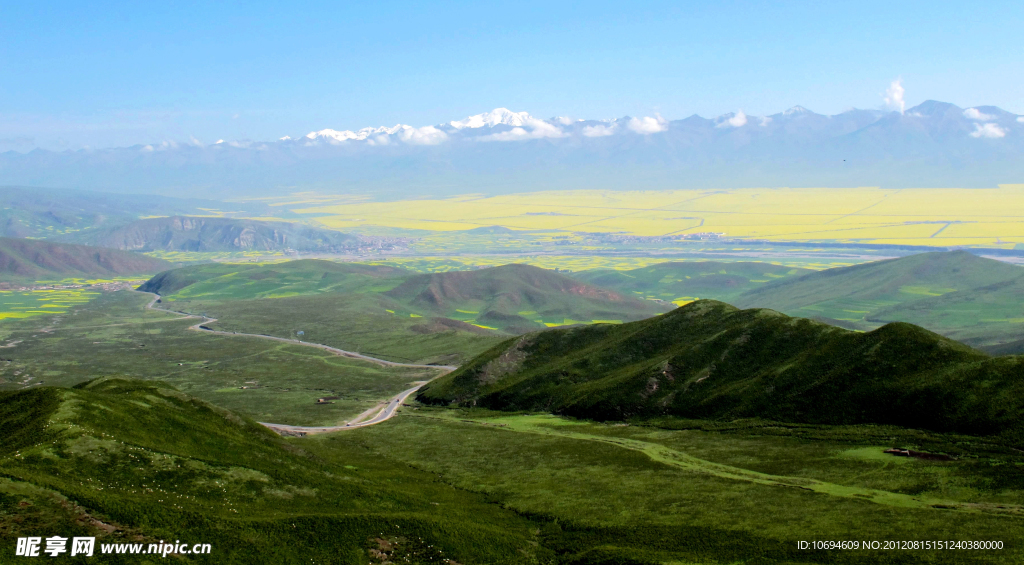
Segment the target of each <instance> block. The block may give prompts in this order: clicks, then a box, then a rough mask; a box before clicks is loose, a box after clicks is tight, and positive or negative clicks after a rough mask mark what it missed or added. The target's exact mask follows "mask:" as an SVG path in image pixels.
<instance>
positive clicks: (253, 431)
mask: <svg viewBox="0 0 1024 565" xmlns="http://www.w3.org/2000/svg"><path fill="white" fill-rule="evenodd" d="M0 422H2V425H3V429H4V431H5V433H4V434H3V435H2V436H0V473H2V475H3V476H4V477H5V478H4V479H3V480H0V531H3V532H4V533H5V538H6V539H11V538H10V537H9V536H24V535H40V534H45V535H47V536H49V535H68V536H71V535H98V536H100V537H101V539H100V541H99V543H106V542H111V541H140V542H145V543H149V542H153V543H156V542H157V540H160V539H165V540H167V539H170V540H174V539H181V540H183V541H189V542H193V543H194V542H206V543H211V544H212V545H213V553H212V555H211V556H210V557H208V558H196V559H194V560H189V562H204V563H246V564H248V563H275V564H276V563H310V562H315V563H366V562H367V558H368V552H367V550H368V549H370V548H372V547H378V544H376V543H374V542H373V541H372V540H373V539H374V538H382V539H385V540H388V539H390V540H393V541H400V542H401V543H400V546H401V548H400V552H399V555H398V556H397V557H398V558H399V560H401V557H403V552H404V553H405V554H406V555H413V556H415V555H418V556H419V557H418V559H414V561H415V562H429V561H433V562H439V561H440V559H442V558H445V557H451V558H454V559H456V560H459V561H461V562H472V563H478V562H489V563H490V562H494V563H518V562H521V561H520V559H521V558H522V557H523V556H524V555H526V554H530V555H535V554H537V553H538V552H539V551H540V552H542V550H539V549H538V548H536V547H535V546H533V545H531V543H530V542H531V541H533V535H532V534H531V533H530V530H531V527H530V526H531V524H530V522H528V521H527V520H524V519H523V518H520V517H518V516H516V515H515V514H512V513H510V512H507V511H503V510H501V509H500V508H498V507H497V506H494V505H488V504H486V503H485V502H484V501H483V499H482V498H481V497H479V496H477V495H472V494H467V493H465V492H462V491H456V490H453V489H451V488H450V487H448V486H447V485H444V484H441V483H437V482H436V481H434V480H433V479H432V477H431V476H430V475H427V474H426V473H421V472H417V471H414V470H412V469H409V468H406V467H404V466H401V465H399V466H395V465H394V464H389V463H385V462H382V461H380V459H379V458H377V457H374V456H372V455H371V454H369V453H367V452H366V451H365V449H363V448H361V447H359V445H358V444H357V443H356V442H352V441H346V440H345V439H342V441H339V442H337V443H336V444H335V445H334V450H333V452H332V453H331V454H327V455H326V456H314V455H312V454H310V453H308V452H305V451H303V450H301V449H296V448H295V447H293V446H292V445H289V444H288V443H287V442H285V441H283V440H282V439H281V438H279V437H277V436H276V435H274V434H273V433H271V432H269V431H268V430H266V429H264V428H263V427H262V426H259V425H257V424H255V423H254V422H252V421H249V420H245V419H243V418H240V417H239V416H237V415H235V414H233V413H230V412H227V411H225V410H223V409H220V408H216V407H214V406H212V405H210V404H207V403H204V402H202V401H198V400H196V399H194V398H191V397H189V396H187V395H184V394H182V393H180V392H178V391H176V390H174V389H171V388H167V387H166V386H161V385H158V384H154V383H140V382H137V381H125V380H117V379H114V380H103V379H101V380H98V381H90V382H89V383H86V384H83V386H80V387H76V389H74V390H69V389H55V388H50V387H41V388H36V389H33V390H29V391H21V392H14V393H0ZM103 525H107V526H112V528H110V529H115V531H113V532H112V533H107V532H105V531H104V530H103ZM39 526H46V527H47V528H48V529H46V530H45V531H43V530H37V529H36V528H37V527H39ZM398 538H403V539H402V540H398ZM4 551H5V553H6V552H7V551H10V550H9V549H5V550H4ZM521 552H523V553H521ZM51 561H54V562H61V563H67V562H71V561H72V560H71V559H69V558H67V556H66V555H65V556H64V559H58V560H53V559H51ZM76 562H77V561H76ZM103 562H104V563H120V562H126V563H127V562H132V563H138V562H140V560H139V558H138V557H136V556H132V557H131V558H129V559H124V560H118V559H117V558H116V557H107V558H105V559H104V560H103ZM146 562H148V561H146Z"/></svg>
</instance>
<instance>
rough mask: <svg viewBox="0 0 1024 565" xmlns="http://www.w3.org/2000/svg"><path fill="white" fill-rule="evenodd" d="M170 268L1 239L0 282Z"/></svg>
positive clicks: (119, 255)
mask: <svg viewBox="0 0 1024 565" xmlns="http://www.w3.org/2000/svg"><path fill="white" fill-rule="evenodd" d="M170 265H171V264H170V263H168V262H167V261H164V260H161V259H154V258H152V257H146V256H145V255H140V254H137V253H130V252H127V251H117V250H114V249H103V248H100V247H88V246H85V245H68V244H61V243H51V242H48V241H37V240H31V239H15V238H9V237H0V280H4V281H26V282H28V281H37V280H44V279H49V280H53V279H58V280H59V279H64V278H71V277H117V276H124V275H148V274H152V273H155V272H157V271H160V270H162V269H166V268H167V267H169V266H170Z"/></svg>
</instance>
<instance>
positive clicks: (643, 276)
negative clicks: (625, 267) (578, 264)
mask: <svg viewBox="0 0 1024 565" xmlns="http://www.w3.org/2000/svg"><path fill="white" fill-rule="evenodd" d="M811 272H813V271H811V270H810V269H797V268H792V267H783V266H780V265H772V264H771V263H752V262H737V263H722V262H718V261H691V262H680V263H659V264H657V265H651V266H650V267H644V268H641V269H633V270H630V271H617V270H614V269H594V270H590V271H582V272H579V273H573V277H574V278H577V279H579V280H581V281H584V282H587V283H590V284H593V285H597V286H602V287H604V288H610V289H612V290H617V291H619V292H622V293H624V294H627V295H629V294H636V295H639V296H643V297H645V298H649V299H650V298H657V299H660V300H665V301H667V302H672V301H682V300H693V299H697V298H711V299H714V300H721V301H723V302H730V303H731V302H732V300H733V299H734V298H736V297H737V296H739V295H741V294H743V293H744V292H748V291H751V290H754V289H756V288H759V287H761V286H763V285H764V284H766V283H769V282H772V281H775V280H779V279H782V278H786V277H795V276H800V275H805V274H808V273H811Z"/></svg>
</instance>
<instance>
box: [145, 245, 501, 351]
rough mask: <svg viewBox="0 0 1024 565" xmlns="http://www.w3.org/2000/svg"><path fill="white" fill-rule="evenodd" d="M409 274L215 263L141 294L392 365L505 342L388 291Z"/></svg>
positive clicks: (164, 277) (318, 265)
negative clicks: (414, 306)
mask: <svg viewBox="0 0 1024 565" xmlns="http://www.w3.org/2000/svg"><path fill="white" fill-rule="evenodd" d="M408 276H411V273H410V272H409V271H406V270H404V269H398V268H394V267H388V266H373V265H360V264H355V263H334V262H331V261H320V260H302V261H290V262H287V263H279V264H270V265H257V264H208V265H196V266H193V267H185V268H182V269H174V270H171V271H167V272H164V273H160V274H158V275H157V276H155V277H153V278H152V279H151V280H149V281H147V282H146V284H144V285H142V286H141V287H139V289H140V290H143V291H147V292H156V293H159V294H160V295H161V296H162V299H163V302H164V304H165V306H166V307H169V308H172V309H177V310H182V311H187V312H193V313H203V314H207V315H209V316H212V317H215V318H218V321H217V323H215V324H213V325H212V327H214V328H216V329H222V330H227V331H238V332H246V333H265V334H268V335H276V336H281V337H292V338H294V337H296V336H297V332H299V331H302V332H303V335H302V339H303V340H304V341H310V342H314V343H322V344H325V345H330V346H333V347H338V348H341V349H345V350H348V351H358V352H360V353H365V354H367V355H373V356H377V357H381V358H384V359H389V360H392V361H404V362H419V363H441V364H447V363H458V362H461V361H463V360H467V359H470V358H472V357H473V356H475V355H477V354H479V353H481V352H482V351H484V350H486V349H488V348H489V347H491V346H493V345H494V344H496V343H498V342H499V341H500V340H501V337H499V336H498V335H495V334H494V333H493V332H490V331H487V330H484V329H482V328H478V327H476V326H471V325H469V324H464V323H459V322H455V321H453V320H445V319H439V320H432V319H431V318H430V317H429V315H426V316H425V315H422V314H418V313H416V311H415V310H414V309H411V308H409V307H408V306H406V305H404V304H401V303H399V302H397V301H395V300H393V299H390V298H388V297H386V296H383V295H382V294H381V293H383V292H385V291H387V290H390V289H392V288H394V287H395V286H398V285H399V284H401V282H402V281H403V280H405V277H408ZM268 299H272V300H268Z"/></svg>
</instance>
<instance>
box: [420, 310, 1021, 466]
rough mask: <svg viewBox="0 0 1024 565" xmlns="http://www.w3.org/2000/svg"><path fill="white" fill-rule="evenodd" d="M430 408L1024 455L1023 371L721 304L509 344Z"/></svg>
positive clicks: (462, 373)
mask: <svg viewBox="0 0 1024 565" xmlns="http://www.w3.org/2000/svg"><path fill="white" fill-rule="evenodd" d="M419 399H420V400H422V401H425V402H431V403H442V404H452V403H454V404H459V405H463V406H482V407H487V408H494V409H500V410H533V411H544V412H549V411H550V412H554V413H558V414H566V415H571V416H575V417H580V418H593V419H598V420H624V419H631V418H651V417H656V416H663V415H670V416H678V417H685V418H707V419H714V420H731V419H735V418H753V417H757V418H766V419H771V420H776V421H784V422H805V423H820V424H833V425H837V424H861V423H877V424H893V425H898V426H907V427H918V428H926V429H931V430H937V431H955V432H961V433H969V434H979V435H996V434H1002V435H1003V436H1004V437H1005V438H1006V440H1007V441H1011V442H1013V443H1014V444H1015V445H1018V446H1021V445H1024V359H1021V358H1018V357H1001V358H989V357H988V356H987V355H985V354H983V353H981V352H978V351H975V350H972V349H971V348H969V347H967V346H965V345H963V344H960V343H957V342H955V341H952V340H949V339H947V338H944V337H941V336H939V335H936V334H934V333H932V332H929V331H927V330H924V329H922V328H920V327H917V326H913V325H911V324H905V323H892V324H888V325H886V326H884V327H882V328H879V329H877V330H874V331H871V332H868V333H859V332H852V331H849V330H844V329H842V328H837V327H834V326H829V325H826V324H823V323H819V322H815V321H812V320H806V319H800V318H790V317H788V316H785V315H783V314H779V313H777V312H774V311H771V310H738V309H736V308H734V307H732V306H729V305H727V304H724V303H721V302H716V301H711V300H701V301H698V302H694V303H691V304H689V305H687V306H683V307H682V308H679V309H677V310H675V311H673V312H671V313H669V314H665V315H663V316H659V317H657V318H652V319H649V320H643V321H640V322H634V323H631V324H623V325H618V326H611V325H596V326H589V327H580V328H571V329H565V330H555V331H548V332H543V333H536V334H528V335H526V336H522V337H519V338H515V339H512V340H508V341H506V342H504V343H503V344H501V345H499V346H497V347H495V348H493V349H491V350H490V351H488V352H487V353H485V354H484V355H481V356H480V357H477V358H476V359H474V360H473V361H472V362H470V363H468V364H466V365H463V366H462V367H461V368H460V369H459V370H458V371H456V372H454V373H452V374H450V375H447V376H445V377H442V378H441V379H439V380H437V381H435V382H434V383H432V384H430V385H427V387H425V388H424V389H423V390H422V391H421V392H420V393H419Z"/></svg>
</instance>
